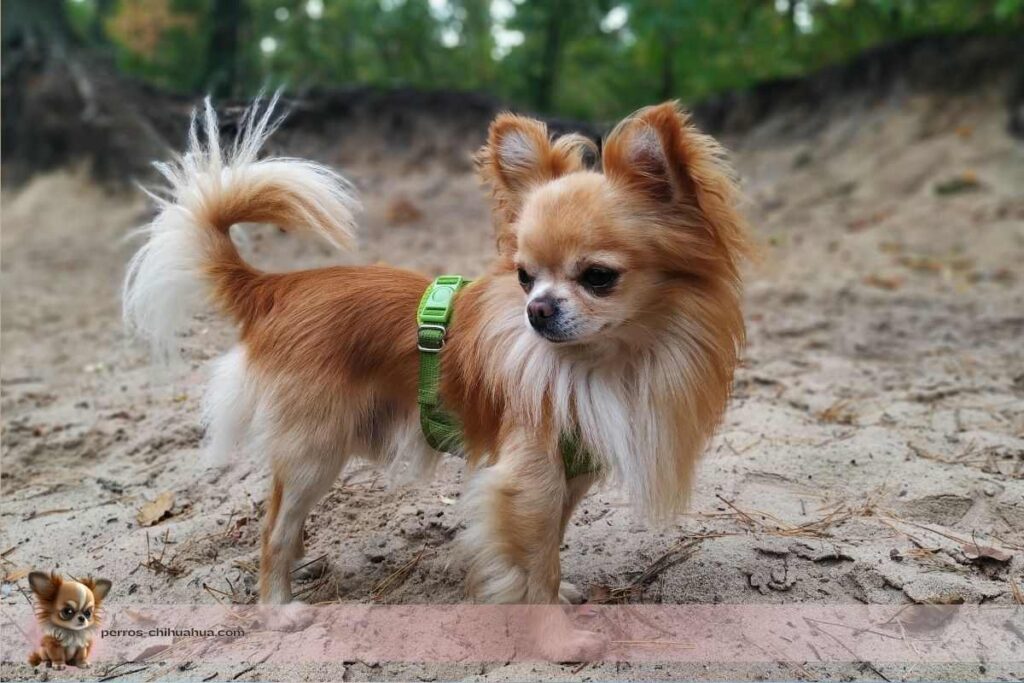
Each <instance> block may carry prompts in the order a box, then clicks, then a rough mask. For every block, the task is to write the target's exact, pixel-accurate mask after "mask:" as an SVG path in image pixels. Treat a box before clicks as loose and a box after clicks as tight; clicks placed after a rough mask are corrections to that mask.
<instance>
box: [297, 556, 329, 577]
mask: <svg viewBox="0 0 1024 683" xmlns="http://www.w3.org/2000/svg"><path fill="white" fill-rule="evenodd" d="M330 570H331V563H330V562H328V561H327V557H326V556H323V557H318V558H316V559H313V560H305V559H300V560H297V561H296V562H295V569H292V579H293V580H294V581H297V582H298V583H309V582H310V581H315V580H317V579H319V578H322V577H323V576H324V575H326V574H327V573H328V572H329V571H330Z"/></svg>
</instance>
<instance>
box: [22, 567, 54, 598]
mask: <svg viewBox="0 0 1024 683" xmlns="http://www.w3.org/2000/svg"><path fill="white" fill-rule="evenodd" d="M60 584H61V578H60V575H59V574H57V573H51V574H44V573H43V572H32V573H31V574H29V575H28V585H29V586H30V587H31V588H32V592H33V593H35V594H36V595H38V596H39V598H40V599H41V600H53V598H54V597H55V596H56V595H57V591H58V590H59V589H60Z"/></svg>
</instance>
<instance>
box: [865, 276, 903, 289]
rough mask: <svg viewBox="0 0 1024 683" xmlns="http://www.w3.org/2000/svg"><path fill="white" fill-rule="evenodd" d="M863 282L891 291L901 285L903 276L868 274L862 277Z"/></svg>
mask: <svg viewBox="0 0 1024 683" xmlns="http://www.w3.org/2000/svg"><path fill="white" fill-rule="evenodd" d="M864 284H866V285H871V286H872V287H878V288H879V289H888V290H889V291H892V290H894V289H899V288H900V287H902V286H903V278H901V277H896V276H891V275H868V276H867V277H866V278H864Z"/></svg>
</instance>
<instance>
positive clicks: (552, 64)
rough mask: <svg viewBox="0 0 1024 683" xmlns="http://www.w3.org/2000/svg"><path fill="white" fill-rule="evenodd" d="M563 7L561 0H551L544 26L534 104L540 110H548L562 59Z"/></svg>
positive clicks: (552, 99) (552, 98)
mask: <svg viewBox="0 0 1024 683" xmlns="http://www.w3.org/2000/svg"><path fill="white" fill-rule="evenodd" d="M565 11H566V10H565V7H564V3H563V2H562V1H561V0H552V2H551V9H550V10H549V11H548V17H547V22H546V24H545V27H544V50H543V56H542V58H541V70H540V75H539V76H538V77H537V86H536V99H535V104H536V106H537V108H538V109H539V110H541V111H550V110H551V104H552V102H553V101H554V93H555V86H556V85H557V83H558V72H559V70H560V66H561V61H562V32H563V28H564V27H563V23H564V21H565Z"/></svg>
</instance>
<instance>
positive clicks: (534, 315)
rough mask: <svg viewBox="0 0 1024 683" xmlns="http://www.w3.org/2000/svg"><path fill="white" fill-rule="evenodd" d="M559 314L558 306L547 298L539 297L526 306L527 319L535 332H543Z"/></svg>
mask: <svg viewBox="0 0 1024 683" xmlns="http://www.w3.org/2000/svg"><path fill="white" fill-rule="evenodd" d="M557 313H558V304H556V303H555V300H554V299H551V298H549V297H546V296H542V297H538V298H536V299H534V300H533V301H531V302H530V303H528V304H526V317H527V318H529V319H530V324H531V325H532V326H533V329H535V330H543V329H544V328H545V327H547V326H548V323H549V322H551V319H552V318H554V317H555V315H556V314H557Z"/></svg>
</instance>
